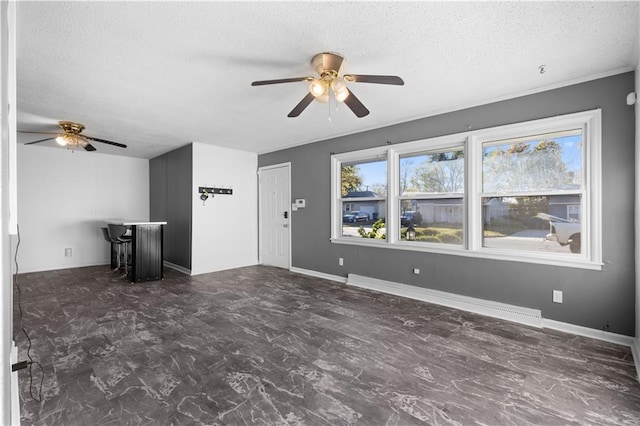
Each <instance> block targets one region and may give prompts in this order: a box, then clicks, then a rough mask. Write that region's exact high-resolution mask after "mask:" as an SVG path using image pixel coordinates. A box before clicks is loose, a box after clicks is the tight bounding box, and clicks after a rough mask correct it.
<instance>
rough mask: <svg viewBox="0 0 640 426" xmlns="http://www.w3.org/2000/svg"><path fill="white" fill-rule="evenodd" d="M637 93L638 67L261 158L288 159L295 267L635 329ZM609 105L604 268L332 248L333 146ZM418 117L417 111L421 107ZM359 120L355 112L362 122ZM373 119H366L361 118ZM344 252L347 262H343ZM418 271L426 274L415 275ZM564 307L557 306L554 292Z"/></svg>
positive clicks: (366, 144)
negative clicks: (632, 99)
mask: <svg viewBox="0 0 640 426" xmlns="http://www.w3.org/2000/svg"><path fill="white" fill-rule="evenodd" d="M632 91H634V74H633V73H632V72H630V73H625V74H619V75H616V76H612V77H608V78H603V79H599V80H594V81H589V82H586V83H581V84H577V85H573V86H568V87H563V88H560V89H555V90H550V91H547V92H541V93H537V94H533V95H529V96H524V97H520V98H516V99H510V100H506V101H501V102H496V103H492V104H488V105H483V106H479V107H474V108H469V109H464V110H460V111H455V112H451V113H447V114H442V115H438V116H433V117H428V118H424V119H420V120H415V121H411V122H407V123H403V124H398V125H394V126H389V127H385V128H382V129H377V130H372V131H368V132H363V133H358V134H354V135H349V136H344V137H340V138H335V139H330V140H326V141H322V142H317V143H313V144H308V145H303V146H299V147H295V148H290V149H286V150H282V151H277V152H273V153H268V154H264V155H261V156H260V157H259V158H258V164H259V166H267V165H271V164H277V163H282V162H285V161H290V162H291V198H292V199H295V198H305V199H306V200H307V208H305V209H301V210H298V211H296V212H293V217H292V237H291V240H292V265H293V266H295V267H298V268H304V269H309V270H314V271H318V272H324V273H327V274H333V275H339V276H346V275H347V274H348V273H356V274H361V275H365V276H369V277H374V278H379V279H383V280H389V281H395V282H400V283H405V284H411V285H415V286H419V287H424V288H431V289H436V290H442V291H448V292H451V293H457V294H462V295H466V296H472V297H478V298H482V299H489V300H495V301H499V302H503V303H510V304H514V305H518V306H525V307H530V308H536V309H541V310H542V314H543V317H544V318H548V319H553V320H557V321H563V322H567V323H572V324H577V325H581V326H585V327H590V328H595V329H601V328H602V327H603V325H604V324H605V323H607V324H609V325H610V329H609V330H610V331H612V332H615V333H620V334H625V335H629V336H633V335H634V327H635V326H634V304H635V277H634V275H635V264H634V229H635V228H634V190H635V185H634V132H635V121H634V109H633V107H629V106H627V105H626V103H625V97H626V95H627V94H628V93H629V92H632ZM595 108H601V109H602V168H603V176H602V183H603V188H604V190H603V194H602V195H603V197H602V198H603V241H602V250H603V260H604V267H603V270H602V271H590V270H582V269H573V268H563V267H557V266H546V265H536V264H527V263H520V262H509V261H498V260H487V259H475V258H469V257H462V256H453V255H443V254H430V253H422V252H412V251H405V250H392V249H383V248H370V247H359V246H348V245H339V244H332V243H331V242H330V241H329V237H330V235H331V229H330V226H331V225H330V214H331V212H330V203H331V201H330V200H331V188H330V171H331V161H330V157H331V154H330V153H331V152H335V153H341V152H348V151H355V150H360V149H365V148H371V147H376V146H381V145H385V144H386V142H387V141H391V142H405V141H410V140H418V139H425V138H430V137H435V136H439V135H447V134H452V133H460V132H465V131H467V130H468V126H471V127H472V128H473V129H479V128H486V127H494V126H499V125H504V124H510V123H517V122H522V121H528V120H533V119H538V118H545V117H551V116H555V115H560V114H568V113H573V112H579V111H585V110H590V109H595ZM417 113H418V112H417ZM355 119H356V118H354V120H355ZM364 120H366V118H365V119H364ZM339 257H343V258H344V263H345V266H342V267H341V266H338V258H339ZM414 267H417V268H420V269H421V271H423V272H422V274H421V275H413V274H412V273H411V271H412V269H413V268H414ZM553 289H556V290H563V291H564V303H563V304H555V303H552V302H551V295H552V290H553Z"/></svg>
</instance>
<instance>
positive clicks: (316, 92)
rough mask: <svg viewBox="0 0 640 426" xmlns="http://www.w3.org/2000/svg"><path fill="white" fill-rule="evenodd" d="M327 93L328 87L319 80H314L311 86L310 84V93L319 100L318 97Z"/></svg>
mask: <svg viewBox="0 0 640 426" xmlns="http://www.w3.org/2000/svg"><path fill="white" fill-rule="evenodd" d="M326 91H327V86H326V84H325V82H324V81H322V80H320V79H318V78H314V79H313V80H311V84H309V92H310V93H311V94H312V95H313V96H315V97H316V98H317V97H318V96H321V95H322V94H323V93H325V92H326Z"/></svg>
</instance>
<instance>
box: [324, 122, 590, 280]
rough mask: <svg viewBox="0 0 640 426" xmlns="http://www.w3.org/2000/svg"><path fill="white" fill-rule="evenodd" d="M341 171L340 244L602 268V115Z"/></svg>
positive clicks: (394, 153) (379, 153) (379, 154)
mask: <svg viewBox="0 0 640 426" xmlns="http://www.w3.org/2000/svg"><path fill="white" fill-rule="evenodd" d="M332 164H333V165H332V167H333V176H334V179H333V180H332V186H333V189H332V194H333V197H332V211H333V218H332V223H333V230H332V236H331V237H332V241H333V242H335V243H346V244H359V245H372V244H374V245H378V246H383V247H388V248H393V249H402V250H420V251H427V252H438V253H450V254H456V255H464V256H474V257H488V258H496V259H505V260H515V261H527V262H535V263H545V264H553V265H561V266H570V267H583V268H590V269H598V268H601V258H602V255H601V238H600V236H601V218H600V217H601V214H600V211H601V206H600V191H601V184H600V182H601V176H600V175H601V171H600V111H599V110H596V111H588V112H584V113H576V114H570V115H566V116H561V117H554V118H550V119H544V120H536V121H533V122H527V123H519V124H514V125H509V126H502V127H497V128H490V129H484V130H479V131H474V132H467V133H464V134H456V135H449V136H443V137H438V138H433V139H426V140H420V141H414V142H407V143H403V144H397V145H391V146H385V147H380V148H374V149H370V150H366V151H357V152H350V153H345V154H337V155H334V156H333V157H332Z"/></svg>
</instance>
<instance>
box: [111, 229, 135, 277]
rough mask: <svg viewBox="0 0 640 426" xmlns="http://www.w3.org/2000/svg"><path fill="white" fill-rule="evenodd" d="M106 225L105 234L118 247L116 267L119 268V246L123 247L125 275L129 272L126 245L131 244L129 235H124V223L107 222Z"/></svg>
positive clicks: (125, 230)
mask: <svg viewBox="0 0 640 426" xmlns="http://www.w3.org/2000/svg"><path fill="white" fill-rule="evenodd" d="M107 226H108V229H107V234H108V236H109V239H110V240H111V242H112V243H114V244H116V245H117V249H118V255H117V256H118V267H117V268H116V269H120V248H121V247H124V273H125V275H127V274H128V273H129V270H128V268H127V265H128V263H129V262H128V260H129V254H128V247H129V245H130V244H131V237H130V236H126V235H125V234H126V232H127V227H126V226H124V225H114V224H111V223H109V224H108V225H107Z"/></svg>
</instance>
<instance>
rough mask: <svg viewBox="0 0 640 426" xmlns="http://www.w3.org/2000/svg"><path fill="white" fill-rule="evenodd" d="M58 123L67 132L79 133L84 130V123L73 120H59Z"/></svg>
mask: <svg viewBox="0 0 640 426" xmlns="http://www.w3.org/2000/svg"><path fill="white" fill-rule="evenodd" d="M58 125H59V126H60V128H61V129H62V130H64V132H65V133H73V134H76V135H77V134H79V133H80V132H82V131H83V130H84V125H82V124H80V123H74V122H73V121H59V122H58Z"/></svg>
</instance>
